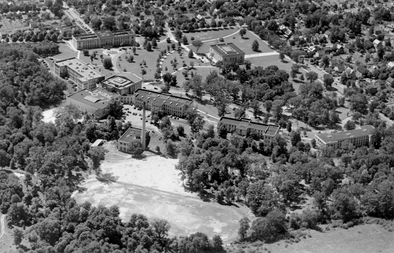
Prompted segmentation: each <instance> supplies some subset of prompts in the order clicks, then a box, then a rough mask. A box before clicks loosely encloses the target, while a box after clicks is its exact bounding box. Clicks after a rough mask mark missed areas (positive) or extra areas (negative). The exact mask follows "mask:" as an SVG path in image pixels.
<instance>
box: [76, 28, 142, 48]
mask: <svg viewBox="0 0 394 253" xmlns="http://www.w3.org/2000/svg"><path fill="white" fill-rule="evenodd" d="M134 38H135V34H134V32H132V31H117V32H111V31H100V32H96V33H89V34H81V35H73V36H72V44H73V46H74V47H75V48H76V49H78V50H83V49H93V48H101V47H120V46H132V45H134Z"/></svg>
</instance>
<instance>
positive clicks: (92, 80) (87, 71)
mask: <svg viewBox="0 0 394 253" xmlns="http://www.w3.org/2000/svg"><path fill="white" fill-rule="evenodd" d="M54 65H55V74H56V75H58V76H61V73H62V72H63V71H65V72H67V76H68V78H69V80H71V81H73V82H74V83H75V84H76V85H77V86H78V89H79V90H83V89H94V88H96V84H97V83H99V82H100V81H102V80H104V78H105V77H104V75H103V74H101V73H100V72H98V71H97V70H95V69H94V68H93V66H91V65H87V64H85V63H83V62H82V61H80V60H78V59H77V58H75V57H72V58H67V59H63V60H59V61H56V62H55V64H54Z"/></svg>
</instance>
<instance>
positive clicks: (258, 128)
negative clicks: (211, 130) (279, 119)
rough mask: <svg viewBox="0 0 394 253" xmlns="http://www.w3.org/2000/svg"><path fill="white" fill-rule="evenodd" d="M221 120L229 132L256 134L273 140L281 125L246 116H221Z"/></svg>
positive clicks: (242, 134) (264, 138)
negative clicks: (258, 120)
mask: <svg viewBox="0 0 394 253" xmlns="http://www.w3.org/2000/svg"><path fill="white" fill-rule="evenodd" d="M219 122H220V123H222V124H223V126H224V127H225V128H226V130H227V132H231V133H237V134H239V135H241V136H246V135H247V134H256V135H257V136H258V137H259V138H261V139H263V140H267V141H272V140H273V138H275V136H276V135H277V134H278V133H279V126H276V125H267V124H262V123H258V122H254V121H252V120H250V119H245V118H243V119H234V118H229V117H221V118H220V121H219Z"/></svg>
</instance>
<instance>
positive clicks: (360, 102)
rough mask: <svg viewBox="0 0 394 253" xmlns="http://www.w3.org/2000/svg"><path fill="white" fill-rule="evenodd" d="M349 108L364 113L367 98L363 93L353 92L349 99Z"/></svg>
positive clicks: (366, 106) (365, 111) (366, 107)
mask: <svg viewBox="0 0 394 253" xmlns="http://www.w3.org/2000/svg"><path fill="white" fill-rule="evenodd" d="M349 104H350V110H352V111H354V112H359V113H361V114H366V113H367V109H368V100H367V97H366V96H365V95H364V94H354V95H352V96H351V97H350V99H349Z"/></svg>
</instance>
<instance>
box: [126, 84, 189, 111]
mask: <svg viewBox="0 0 394 253" xmlns="http://www.w3.org/2000/svg"><path fill="white" fill-rule="evenodd" d="M133 98H134V100H133V103H134V104H135V105H136V106H138V107H142V104H143V102H145V106H146V109H147V110H163V111H164V112H165V113H166V114H170V115H175V116H178V117H183V116H185V112H186V110H187V109H188V108H189V107H192V106H193V101H192V100H191V99H189V98H186V97H178V96H174V95H171V94H165V93H160V92H155V91H150V90H145V89H138V90H137V91H136V92H135V94H134V97H133Z"/></svg>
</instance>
